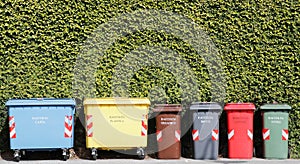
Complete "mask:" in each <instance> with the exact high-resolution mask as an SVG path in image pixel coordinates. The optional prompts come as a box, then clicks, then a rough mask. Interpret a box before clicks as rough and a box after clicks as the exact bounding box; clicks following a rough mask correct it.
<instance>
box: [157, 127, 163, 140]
mask: <svg viewBox="0 0 300 164" xmlns="http://www.w3.org/2000/svg"><path fill="white" fill-rule="evenodd" d="M156 140H157V142H161V141H162V131H161V130H157V131H156Z"/></svg>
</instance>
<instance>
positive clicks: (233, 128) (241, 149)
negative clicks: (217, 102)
mask: <svg viewBox="0 0 300 164" xmlns="http://www.w3.org/2000/svg"><path fill="white" fill-rule="evenodd" d="M224 110H225V111H226V112H227V129H228V130H227V131H228V157H229V158H240V159H250V158H252V156H253V117H254V110H255V106H254V104H252V103H228V104H226V105H225V107H224Z"/></svg>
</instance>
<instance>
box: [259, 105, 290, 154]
mask: <svg viewBox="0 0 300 164" xmlns="http://www.w3.org/2000/svg"><path fill="white" fill-rule="evenodd" d="M260 109H261V111H262V117H263V119H262V120H263V131H262V134H263V136H262V137H263V141H264V144H263V145H264V146H263V147H264V157H265V158H268V159H286V158H287V157H288V119H289V114H288V111H289V110H290V109H291V107H290V106H288V105H286V104H265V105H263V106H261V107H260Z"/></svg>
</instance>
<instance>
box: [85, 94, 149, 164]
mask: <svg viewBox="0 0 300 164" xmlns="http://www.w3.org/2000/svg"><path fill="white" fill-rule="evenodd" d="M83 104H84V113H85V122H86V147H87V148H89V149H91V155H92V158H93V159H94V160H95V159H97V156H98V153H97V150H98V149H102V150H127V149H136V150H137V151H136V153H137V154H136V155H137V156H138V157H139V158H140V159H144V158H145V151H144V148H145V147H146V146H147V129H148V128H147V122H148V110H149V106H150V101H149V99H147V98H97V99H96V98H93V99H85V100H84V103H83Z"/></svg>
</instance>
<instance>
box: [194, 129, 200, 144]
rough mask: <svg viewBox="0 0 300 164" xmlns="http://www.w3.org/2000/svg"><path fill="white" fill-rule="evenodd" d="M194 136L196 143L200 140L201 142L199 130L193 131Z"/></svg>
mask: <svg viewBox="0 0 300 164" xmlns="http://www.w3.org/2000/svg"><path fill="white" fill-rule="evenodd" d="M192 135H193V140H194V141H199V140H200V136H199V130H197V129H193V131H192Z"/></svg>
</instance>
